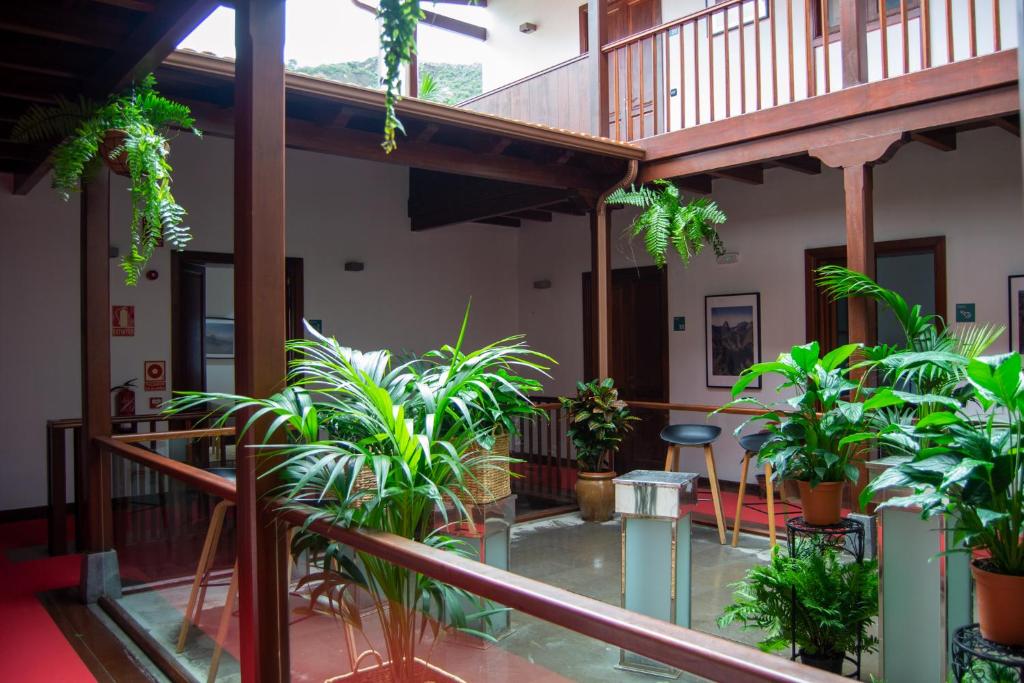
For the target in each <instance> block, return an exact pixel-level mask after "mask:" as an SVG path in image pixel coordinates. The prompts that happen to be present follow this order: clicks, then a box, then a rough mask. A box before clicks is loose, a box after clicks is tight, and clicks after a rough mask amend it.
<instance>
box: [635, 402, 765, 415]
mask: <svg viewBox="0 0 1024 683" xmlns="http://www.w3.org/2000/svg"><path fill="white" fill-rule="evenodd" d="M626 404H627V405H629V406H630V407H631V408H644V409H647V410H676V411H679V412H686V413H708V414H710V413H713V412H715V411H716V410H717V411H718V412H720V413H726V414H728V415H767V414H768V413H770V412H772V411H770V410H764V409H763V408H723V407H722V406H714V405H705V404H703V403H663V402H660V401H626Z"/></svg>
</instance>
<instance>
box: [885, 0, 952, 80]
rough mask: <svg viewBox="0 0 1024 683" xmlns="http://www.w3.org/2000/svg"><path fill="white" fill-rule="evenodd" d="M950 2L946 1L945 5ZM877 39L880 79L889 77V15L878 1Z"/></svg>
mask: <svg viewBox="0 0 1024 683" xmlns="http://www.w3.org/2000/svg"><path fill="white" fill-rule="evenodd" d="M951 1H952V0H946V2H947V3H949V2H951ZM878 38H879V41H880V44H881V50H882V78H888V77H889V15H888V13H887V12H886V9H885V0H878Z"/></svg>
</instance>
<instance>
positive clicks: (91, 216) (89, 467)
mask: <svg viewBox="0 0 1024 683" xmlns="http://www.w3.org/2000/svg"><path fill="white" fill-rule="evenodd" d="M81 258H82V429H81V430H79V434H80V439H81V442H80V446H79V447H80V448H81V452H82V454H83V457H82V464H83V465H84V468H85V472H83V473H82V474H83V475H84V481H85V482H86V483H87V487H86V491H85V500H84V501H81V500H80V501H77V505H78V510H79V513H78V520H79V522H80V523H82V522H84V524H85V534H84V537H85V540H86V545H87V547H86V548H85V549H84V550H85V551H87V552H100V551H103V550H110V549H111V547H112V546H113V525H112V521H111V510H110V453H108V452H106V451H104V450H103V449H101V448H99V447H97V446H96V445H95V443H94V442H93V439H94V438H95V437H98V436H110V434H111V424H110V328H111V310H110V171H109V170H107V167H106V166H103V167H102V168H101V169H100V170H99V171H98V172H97V173H96V175H95V177H93V178H92V179H91V180H89V181H87V182H85V183H83V184H82V251H81Z"/></svg>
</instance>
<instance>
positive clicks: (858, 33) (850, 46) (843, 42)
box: [839, 0, 868, 88]
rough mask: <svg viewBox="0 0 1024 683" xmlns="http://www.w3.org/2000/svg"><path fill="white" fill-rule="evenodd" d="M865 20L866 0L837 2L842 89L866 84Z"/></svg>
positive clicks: (866, 11)
mask: <svg viewBox="0 0 1024 683" xmlns="http://www.w3.org/2000/svg"><path fill="white" fill-rule="evenodd" d="M867 20H868V8H867V1H866V0H839V36H840V47H841V53H842V58H841V63H842V67H843V87H844V88H849V87H851V86H854V85H860V84H861V83H867V82H868V46H867V40H868V27H867Z"/></svg>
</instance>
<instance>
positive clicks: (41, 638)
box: [0, 520, 96, 683]
mask: <svg viewBox="0 0 1024 683" xmlns="http://www.w3.org/2000/svg"><path fill="white" fill-rule="evenodd" d="M45 542H46V522H45V521H44V520H32V521H27V522H13V523H10V524H3V525H0V628H2V630H3V637H2V638H0V680H3V681H18V682H19V683H33V682H35V681H40V682H42V681H45V682H46V683H51V682H52V681H62V683H63V682H74V681H95V680H96V679H95V678H94V677H93V676H92V674H91V673H90V672H89V670H88V669H87V668H86V666H85V664H84V663H82V660H81V659H79V658H78V655H77V654H76V653H75V651H74V649H73V648H72V647H71V644H70V643H69V642H68V641H67V639H66V638H65V637H64V634H63V633H61V631H60V629H59V628H57V625H56V624H55V623H53V620H52V619H51V618H50V615H49V613H48V612H47V611H46V610H45V609H44V608H43V606H42V604H40V602H39V600H38V599H37V598H36V594H37V593H45V592H47V591H52V590H56V589H58V588H66V587H68V586H74V585H77V584H78V574H79V562H80V561H81V559H80V557H79V556H78V555H65V556H62V557H49V558H45V559H39V560H27V561H24V562H11V561H10V559H8V557H7V551H8V550H11V549H13V548H26V547H30V546H34V545H41V544H43V543H45Z"/></svg>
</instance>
